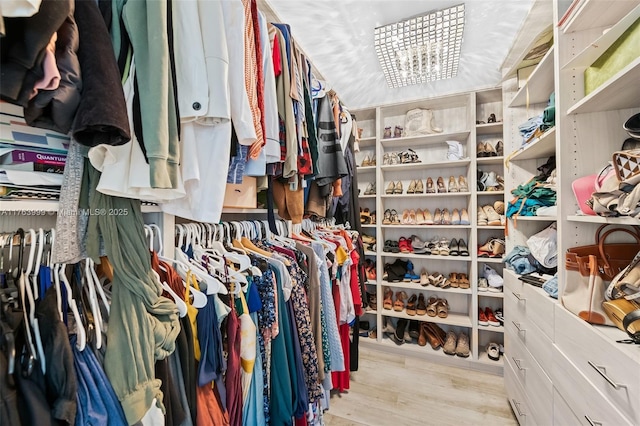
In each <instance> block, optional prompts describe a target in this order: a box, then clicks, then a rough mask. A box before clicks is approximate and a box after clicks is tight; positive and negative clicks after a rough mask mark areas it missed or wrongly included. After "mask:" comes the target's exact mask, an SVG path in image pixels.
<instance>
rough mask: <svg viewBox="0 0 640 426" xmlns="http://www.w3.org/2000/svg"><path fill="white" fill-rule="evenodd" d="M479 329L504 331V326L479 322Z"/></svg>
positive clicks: (495, 331) (496, 331)
mask: <svg viewBox="0 0 640 426" xmlns="http://www.w3.org/2000/svg"><path fill="white" fill-rule="evenodd" d="M478 330H479V331H493V332H494V333H504V326H502V325H500V326H495V325H491V324H489V325H480V324H478Z"/></svg>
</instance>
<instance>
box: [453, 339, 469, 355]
mask: <svg viewBox="0 0 640 426" xmlns="http://www.w3.org/2000/svg"><path fill="white" fill-rule="evenodd" d="M456 355H458V356H460V357H462V358H467V357H468V356H469V336H468V335H467V334H466V333H460V335H459V336H458V344H457V345H456Z"/></svg>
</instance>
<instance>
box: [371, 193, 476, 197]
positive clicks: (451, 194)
mask: <svg viewBox="0 0 640 426" xmlns="http://www.w3.org/2000/svg"><path fill="white" fill-rule="evenodd" d="M469 195H471V192H435V193H429V194H384V195H380V197H381V198H429V197H468V196H469Z"/></svg>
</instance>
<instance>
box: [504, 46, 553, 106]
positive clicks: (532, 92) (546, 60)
mask: <svg viewBox="0 0 640 426" xmlns="http://www.w3.org/2000/svg"><path fill="white" fill-rule="evenodd" d="M554 51H555V49H554V48H553V47H551V49H549V51H548V52H547V54H546V55H544V57H543V58H542V60H541V61H540V63H539V64H538V66H537V67H536V69H535V70H533V72H532V73H531V75H530V76H529V79H528V80H527V82H526V83H525V85H524V86H522V87H521V88H520V90H518V92H517V93H516V95H515V96H514V98H513V99H512V100H511V103H510V104H509V108H513V107H519V106H526V105H531V104H539V103H543V102H548V101H549V95H550V94H551V93H552V92H553V91H554V79H553V64H554V60H553V53H554Z"/></svg>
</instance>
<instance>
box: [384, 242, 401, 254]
mask: <svg viewBox="0 0 640 426" xmlns="http://www.w3.org/2000/svg"><path fill="white" fill-rule="evenodd" d="M382 251H383V252H385V253H400V244H399V243H398V242H397V241H393V240H387V241H385V242H384V248H383V249H382Z"/></svg>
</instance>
